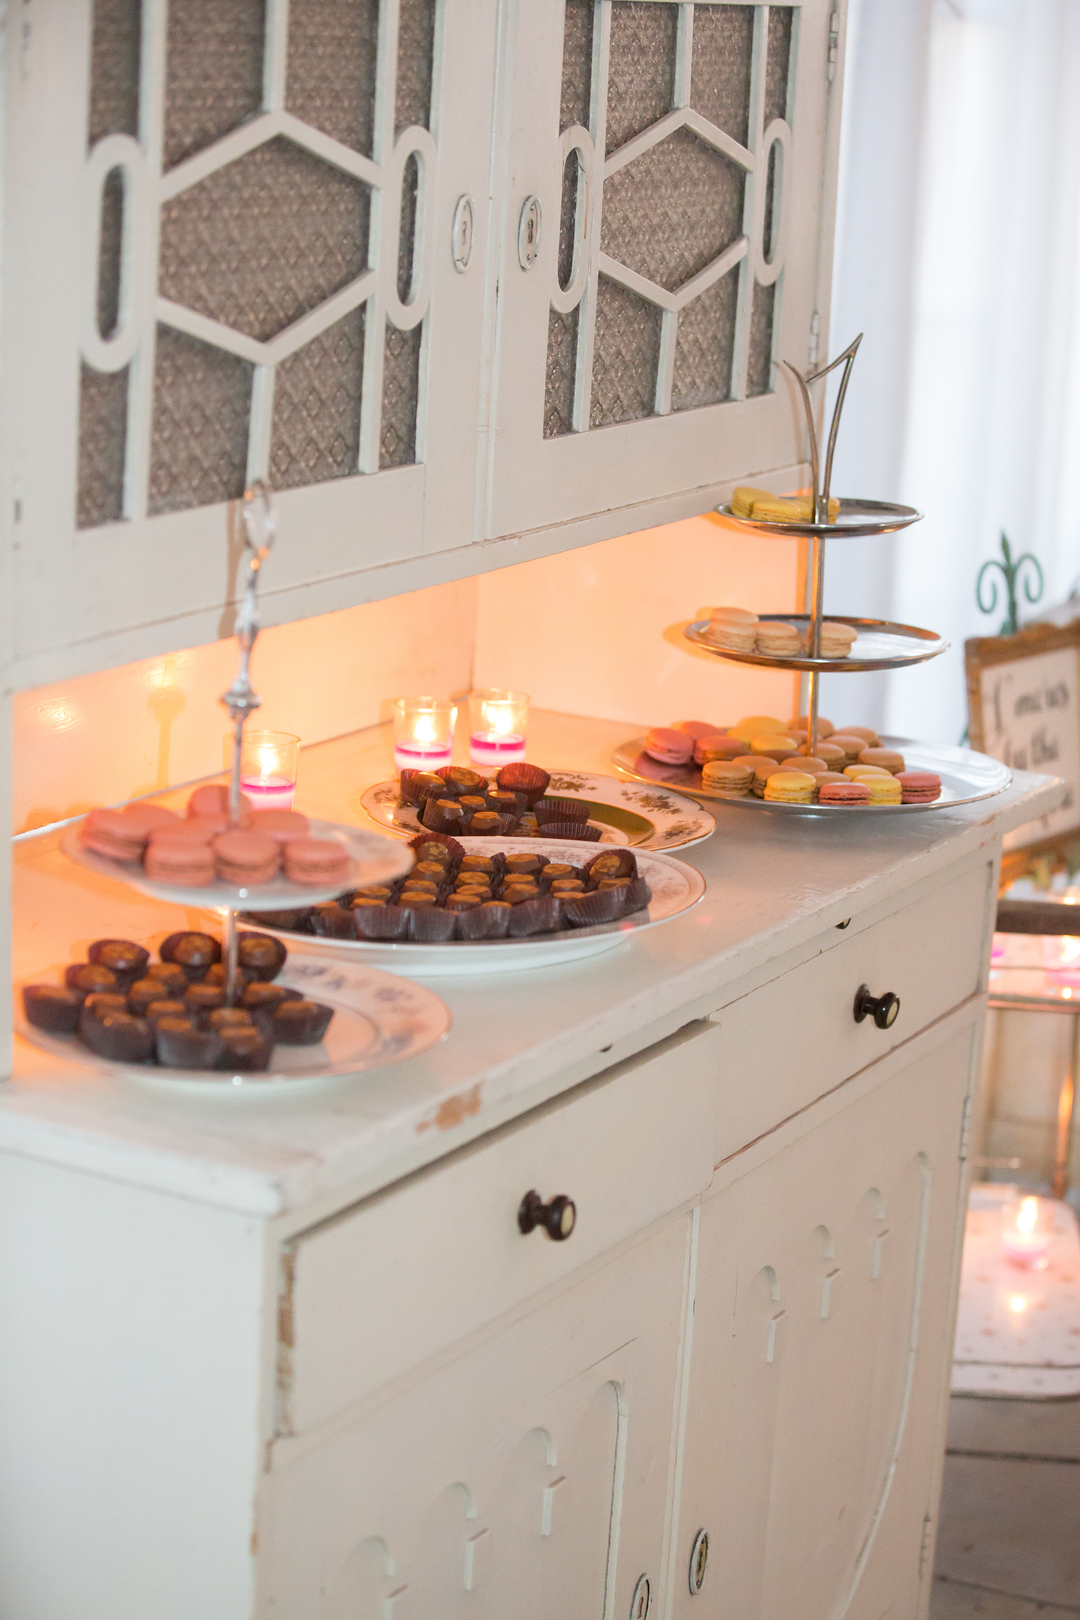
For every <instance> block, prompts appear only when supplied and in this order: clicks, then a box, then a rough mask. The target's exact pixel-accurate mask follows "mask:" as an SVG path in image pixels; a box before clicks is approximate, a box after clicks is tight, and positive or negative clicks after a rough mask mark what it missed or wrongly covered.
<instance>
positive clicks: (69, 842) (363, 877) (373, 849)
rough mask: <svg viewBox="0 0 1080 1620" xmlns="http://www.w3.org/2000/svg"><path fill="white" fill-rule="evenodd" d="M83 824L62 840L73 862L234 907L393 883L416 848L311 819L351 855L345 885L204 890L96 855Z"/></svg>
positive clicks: (178, 900) (173, 899)
mask: <svg viewBox="0 0 1080 1620" xmlns="http://www.w3.org/2000/svg"><path fill="white" fill-rule="evenodd" d="M81 825H82V823H81V822H79V823H76V824H74V825H72V826H70V827H68V828H67V830H66V831H65V832H64V833H63V835H62V837H61V839H60V848H61V849H62V850H63V852H64V854H65V855H66V856H67V857H68V858H69V860H72V861H74V862H75V864H76V865H77V866H82V867H85V868H86V870H87V871H88V872H94V873H96V874H97V876H98V877H107V878H113V879H115V880H116V881H118V882H120V883H128V884H130V885H131V887H132V888H133V889H138V891H139V893H140V894H148V895H150V896H151V898H152V899H154V900H167V901H169V902H170V903H172V904H173V905H180V906H192V905H198V906H221V907H225V906H231V907H233V908H234V909H235V910H244V911H281V910H285V909H287V908H288V907H290V906H309V905H315V904H316V903H317V902H318V901H320V900H332V899H333V898H334V896H335V895H336V894H340V893H341V892H342V889H349V888H352V889H358V888H361V887H362V886H363V885H365V884H368V883H390V882H392V881H393V879H394V878H397V877H401V876H402V874H403V873H405V872H407V871H408V870H409V868H410V866H411V865H412V852H411V851H410V850H408V849H406V848H405V847H404V846H403V845H402V844H400V843H398V841H397V840H396V839H393V838H387V837H386V835H385V834H383V833H372V832H366V831H364V830H362V829H361V828H359V827H346V826H343V825H342V824H341V823H339V822H336V821H316V820H311V821H310V822H309V826H310V829H311V833H310V836H311V837H312V838H325V839H328V840H329V841H330V842H332V843H335V844H340V845H341V846H342V848H343V849H345V850H346V852H347V853H348V856H349V859H350V860H351V861H352V873H351V876H350V877H349V880H348V882H347V883H344V884H343V883H342V882H341V880H340V878H338V879H336V880H335V881H334V882H333V883H331V884H321V885H316V884H307V883H290V882H289V880H288V879H287V878H285V877H276V878H275V879H274V880H273V882H271V883H260V884H258V885H257V886H254V887H252V888H243V887H241V886H240V885H239V884H235V883H209V884H206V885H205V886H204V887H202V888H193V887H191V886H190V885H187V884H184V885H182V884H179V883H156V882H155V881H154V880H153V879H152V878H148V877H147V875H146V873H145V871H144V870H143V867H142V864H141V862H139V861H114V860H110V859H109V857H108V856H107V855H95V854H94V852H93V851H92V850H89V849H87V848H86V847H85V845H84V844H82V843H81V841H80V839H79V827H80V826H81Z"/></svg>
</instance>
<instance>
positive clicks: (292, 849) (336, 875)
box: [282, 838, 352, 888]
mask: <svg viewBox="0 0 1080 1620" xmlns="http://www.w3.org/2000/svg"><path fill="white" fill-rule="evenodd" d="M282 855H283V858H284V862H285V876H286V877H287V878H288V879H289V882H290V883H307V884H310V885H311V886H312V887H313V888H322V887H329V886H330V885H331V884H333V883H341V884H342V885H344V884H346V883H348V881H349V877H350V874H351V872H352V862H351V860H350V859H349V852H348V850H346V849H345V848H343V846H342V845H341V844H335V843H334V842H333V840H332V839H329V838H293V839H290V840H289V842H288V843H287V844H286V845H285V846H284V848H283V850H282Z"/></svg>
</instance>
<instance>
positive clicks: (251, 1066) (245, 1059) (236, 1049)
mask: <svg viewBox="0 0 1080 1620" xmlns="http://www.w3.org/2000/svg"><path fill="white" fill-rule="evenodd" d="M219 1034H220V1036H221V1043H222V1048H223V1050H222V1053H221V1056H220V1057H219V1058H218V1061H217V1064H216V1067H217V1068H219V1069H234V1070H235V1071H236V1072H237V1073H238V1074H252V1073H254V1072H256V1071H258V1070H261V1069H268V1068H269V1067H270V1059H271V1057H272V1056H273V1052H274V1043H273V1041H272V1040H271V1038H270V1036H269V1035H267V1034H264V1033H263V1031H262V1030H261V1029H256V1028H255V1027H254V1025H251V1024H249V1025H248V1026H247V1027H246V1028H245V1027H244V1025H242V1024H238V1025H234V1026H233V1027H232V1028H229V1029H222V1030H220V1031H219Z"/></svg>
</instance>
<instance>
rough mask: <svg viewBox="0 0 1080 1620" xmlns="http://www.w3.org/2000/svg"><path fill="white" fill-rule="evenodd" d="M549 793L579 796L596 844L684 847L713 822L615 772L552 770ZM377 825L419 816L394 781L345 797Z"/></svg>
mask: <svg viewBox="0 0 1080 1620" xmlns="http://www.w3.org/2000/svg"><path fill="white" fill-rule="evenodd" d="M548 795H549V797H551V798H559V799H579V800H581V799H583V800H584V801H585V802H586V804H588V806H589V823H590V825H591V826H593V827H599V828H600V829H601V834H600V842H601V843H602V844H630V845H632V846H633V848H634V849H684V848H686V847H687V846H688V845H690V844H700V843H701V841H702V839H703V838H708V837H709V835H710V834H711V832H712V830H713V828H714V827H715V826H716V822H715V821H714V820H713V817H712V816H711V815H710V814H709V812H708V811H707V810H704V809H702V807H701V805H700V804H697V803H696V802H695V801H694V800H693V799H688V798H687V797H686V795H685V794H683V793H673V792H672V791H671V789H670V788H668V787H666V786H664V785H663V784H662V783H661V784H658V785H657V786H656V787H642V785H641V784H640V783H639V782H624V781H622V780H621V779H620V778H619V777H617V776H592V775H590V774H589V772H588V771H554V772H553V773H552V777H551V786H550V787H549V788H548ZM351 808H352V809H353V810H357V809H359V810H362V811H363V812H364V814H365V815H366V816H367V817H368V819H369V820H370V821H373V822H374V823H375V825H376V827H378V828H379V829H380V831H382V830H383V829H385V830H386V831H387V832H392V833H397V835H398V836H399V837H401V838H411V837H413V835H414V834H416V833H418V832H419V831H420V830H421V828H420V822H419V821H418V819H417V815H416V811H415V810H414V809H413V808H412V806H411V805H399V804H398V786H397V782H376V783H375V785H374V787H369V788H365V790H364V792H363V793H357V794H355V795H354V796H353V799H352V801H351Z"/></svg>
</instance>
